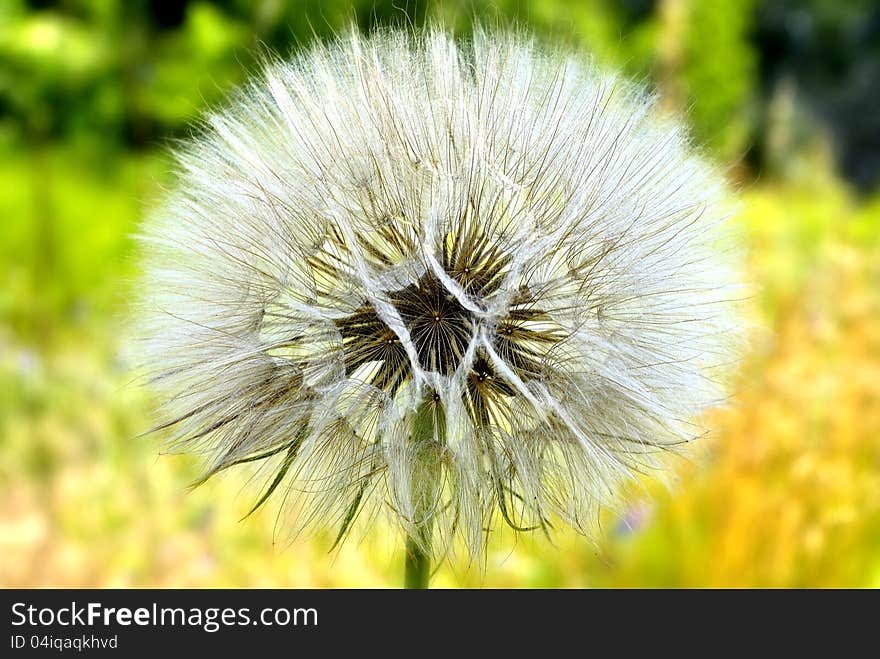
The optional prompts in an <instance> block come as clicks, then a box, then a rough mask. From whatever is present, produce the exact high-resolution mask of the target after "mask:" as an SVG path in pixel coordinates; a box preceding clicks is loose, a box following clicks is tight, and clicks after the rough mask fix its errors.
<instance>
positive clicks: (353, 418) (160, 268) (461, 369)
mask: <svg viewBox="0 0 880 659" xmlns="http://www.w3.org/2000/svg"><path fill="white" fill-rule="evenodd" d="M178 158H179V164H180V172H179V176H178V181H177V183H176V184H175V187H174V189H173V190H172V191H171V192H170V194H169V195H168V197H167V199H166V201H165V203H164V205H163V206H162V208H161V209H160V210H159V211H158V212H157V213H155V214H154V215H153V217H152V218H151V219H150V220H149V221H148V222H147V223H146V226H145V228H144V238H143V244H144V246H145V249H146V252H147V254H146V257H147V275H146V281H145V283H144V291H145V292H146V293H145V296H144V297H145V305H144V307H145V310H144V312H143V316H144V318H145V319H146V325H145V326H144V327H143V333H144V336H145V342H144V345H145V347H146V357H147V364H148V366H149V368H150V372H151V374H152V375H153V378H154V379H153V383H154V385H155V387H156V388H157V390H158V391H159V392H160V395H161V396H162V397H163V398H162V400H163V402H164V405H163V408H162V409H163V415H164V416H163V419H162V422H161V425H160V427H161V428H171V429H173V436H172V443H173V445H174V447H175V448H179V449H182V450H187V451H198V452H201V453H203V454H204V455H206V456H207V459H208V461H209V464H208V466H207V472H206V477H207V476H210V475H212V474H214V473H216V472H218V471H220V470H222V469H225V468H227V467H229V466H232V465H236V464H240V463H244V462H255V461H262V465H263V468H264V469H265V476H266V479H267V480H266V489H265V492H264V496H263V497H262V498H261V499H260V501H259V502H258V505H259V504H261V503H262V502H263V501H264V500H265V499H266V498H267V497H268V496H269V495H270V494H272V493H273V492H274V493H275V495H276V496H277V497H278V498H279V499H283V500H284V501H285V502H286V503H287V504H288V508H289V510H290V515H289V517H290V518H291V521H292V524H293V528H294V529H301V528H304V527H305V526H319V527H334V528H335V529H336V530H337V532H338V533H339V537H340V538H341V537H344V535H345V534H346V533H347V532H348V530H349V529H350V528H351V527H352V524H353V522H354V520H356V519H358V520H360V521H361V522H364V521H369V520H371V519H373V518H374V516H375V515H376V514H377V513H380V512H382V511H386V512H388V513H389V514H390V515H391V516H392V517H393V518H394V519H396V520H397V521H398V522H399V523H400V524H401V525H402V527H403V529H404V531H405V532H406V533H407V534H408V535H409V536H412V537H416V538H421V539H422V542H423V543H424V544H425V545H426V546H427V545H429V544H432V545H433V546H434V551H435V553H439V552H440V551H441V550H440V549H439V548H444V549H445V548H448V547H449V546H450V541H451V540H452V539H453V538H454V537H459V538H460V539H461V540H463V542H464V544H465V546H466V547H467V548H468V550H469V551H470V553H471V554H472V555H475V554H476V553H478V552H479V551H480V549H481V547H482V546H483V543H484V540H485V535H486V533H487V532H488V530H489V529H491V527H492V524H493V521H495V522H499V523H506V524H509V525H510V526H512V527H514V528H516V529H519V530H524V529H533V528H547V527H548V525H550V524H552V523H555V522H556V521H559V520H563V521H565V522H567V523H569V524H571V525H572V526H574V527H575V528H577V529H578V530H581V531H583V532H589V531H590V530H591V528H592V527H593V525H594V522H595V520H596V515H597V512H598V511H599V509H600V508H601V507H603V506H605V505H608V504H609V503H611V502H612V501H613V498H614V495H615V492H617V491H618V490H619V488H620V485H621V484H622V483H623V482H625V481H627V480H631V479H632V478H634V477H635V476H637V475H638V474H639V473H641V472H643V471H644V470H645V469H646V468H652V467H656V466H660V465H661V464H662V460H661V457H662V455H663V454H664V453H665V452H667V451H669V450H670V449H675V448H676V447H678V446H679V445H681V444H683V443H685V442H687V441H689V440H691V439H693V438H695V437H698V436H700V435H702V434H703V430H702V429H701V428H700V426H699V425H698V422H697V419H698V418H699V416H700V414H701V412H702V411H703V410H704V409H706V408H707V407H709V406H711V405H713V404H715V403H717V402H718V401H719V400H720V399H721V398H722V397H723V390H722V387H721V380H720V379H719V378H720V376H721V374H722V372H723V369H724V367H725V365H726V364H729V363H730V362H731V361H732V360H733V359H735V357H736V352H735V345H736V337H737V334H738V331H737V314H736V305H735V304H734V303H733V302H732V301H731V300H732V299H733V298H735V297H736V296H737V284H736V278H735V276H734V275H733V274H732V273H733V270H732V269H731V268H730V267H729V261H730V259H729V256H728V250H727V249H726V248H725V247H724V245H725V240H724V234H725V230H724V227H725V221H726V217H727V214H728V210H727V209H726V207H725V204H724V198H725V190H724V185H723V180H722V178H721V177H720V176H719V175H718V173H717V172H715V171H713V169H712V168H711V167H709V166H707V165H706V164H705V163H704V162H703V161H701V160H700V159H699V158H698V157H695V156H693V155H692V154H691V153H690V152H689V147H688V144H687V139H686V136H685V134H684V133H683V131H682V129H681V128H680V127H679V126H678V125H676V124H674V123H671V122H669V121H666V120H661V119H660V118H658V116H657V112H656V110H655V108H654V106H653V103H652V99H650V98H648V97H646V96H645V95H643V94H642V93H641V92H640V91H639V90H638V89H635V88H633V87H632V86H631V85H629V84H626V83H625V82H624V81H622V80H621V79H619V78H618V77H616V76H614V75H611V74H608V73H605V72H602V71H600V70H597V69H596V68H595V67H594V66H592V65H591V64H589V63H588V62H585V61H584V60H583V59H582V58H579V57H577V56H574V55H571V54H567V53H562V52H548V51H547V50H545V49H541V48H539V47H537V46H535V45H534V44H533V43H531V42H530V41H529V40H528V39H525V38H523V37H519V36H510V35H504V36H498V35H491V34H486V33H483V32H477V33H475V34H474V36H473V38H472V39H471V40H470V41H469V42H468V43H467V44H461V43H456V42H455V41H453V40H452V39H451V38H450V37H449V36H448V35H446V34H445V33H444V32H442V31H439V30H435V31H428V32H426V33H422V34H419V35H413V34H404V33H394V32H390V33H381V34H378V35H375V36H372V37H363V36H358V35H356V34H352V35H350V36H348V37H346V38H342V39H340V40H338V41H337V42H335V43H333V44H331V45H327V46H321V47H315V48H312V49H310V50H308V51H307V52H306V53H304V54H303V55H301V56H299V57H297V58H296V59H294V60H293V61H291V62H286V63H275V64H272V65H270V66H268V67H267V68H266V70H265V73H264V75H263V76H262V77H261V78H260V79H259V80H257V81H255V82H253V83H252V84H251V85H250V86H248V87H247V88H246V89H245V90H243V91H242V92H241V93H239V94H238V95H237V96H236V97H235V98H234V100H233V101H232V102H231V103H230V104H229V105H228V107H226V108H225V109H224V110H223V111H220V112H217V113H215V114H212V115H210V116H209V117H208V118H207V119H206V129H205V131H204V132H203V134H202V135H200V136H198V137H197V138H195V139H193V140H192V141H190V142H189V143H188V144H187V145H186V146H185V147H183V148H182V149H180V151H179V153H178ZM496 518H497V519H496ZM426 529H428V530H430V533H426ZM431 537H433V542H431V541H430V540H429V539H430V538H431Z"/></svg>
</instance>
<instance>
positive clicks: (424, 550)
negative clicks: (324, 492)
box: [403, 396, 446, 589]
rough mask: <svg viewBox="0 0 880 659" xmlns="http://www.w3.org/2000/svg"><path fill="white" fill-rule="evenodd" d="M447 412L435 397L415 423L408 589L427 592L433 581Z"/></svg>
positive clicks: (421, 409)
mask: <svg viewBox="0 0 880 659" xmlns="http://www.w3.org/2000/svg"><path fill="white" fill-rule="evenodd" d="M445 436H446V423H445V419H444V416H443V408H442V407H441V406H440V404H439V401H438V400H437V399H436V398H435V397H433V396H431V397H428V398H427V399H425V400H424V401H423V402H422V404H421V405H419V408H418V410H417V411H416V414H415V418H414V419H413V426H412V434H411V435H410V442H411V448H412V450H413V451H414V454H415V456H414V457H415V465H414V466H415V470H414V472H415V473H414V474H413V480H412V488H413V490H412V497H413V501H414V503H415V505H414V506H413V507H414V512H415V517H416V519H415V520H414V521H415V522H416V524H417V528H416V530H415V533H414V535H409V534H408V535H407V537H406V557H405V564H404V577H403V587H404V588H413V589H419V588H427V587H428V582H429V581H430V579H431V534H432V530H433V529H432V522H433V520H432V513H431V507H432V506H434V505H435V503H436V498H437V496H438V494H439V493H438V492H437V489H438V487H439V484H440V478H439V474H440V463H439V459H440V452H439V451H438V440H439V441H440V442H442V441H445V440H444V438H445Z"/></svg>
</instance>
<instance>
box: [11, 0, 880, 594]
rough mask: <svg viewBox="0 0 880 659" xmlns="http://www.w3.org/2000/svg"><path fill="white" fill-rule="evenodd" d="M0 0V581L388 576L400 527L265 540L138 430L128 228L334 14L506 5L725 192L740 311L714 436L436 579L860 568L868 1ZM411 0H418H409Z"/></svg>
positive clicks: (876, 540) (871, 359)
mask: <svg viewBox="0 0 880 659" xmlns="http://www.w3.org/2000/svg"><path fill="white" fill-rule="evenodd" d="M169 4H170V3H165V4H163V3H158V2H150V1H147V0H138V1H135V2H121V1H120V2H113V1H111V0H68V1H64V2H47V1H40V2H37V1H32V2H24V1H22V0H11V1H9V2H4V3H3V4H2V8H0V217H2V229H0V277H2V282H3V286H2V288H0V556H2V560H0V585H2V586H292V587H326V586H340V587H359V586H366V587H373V586H380V587H381V586H398V585H399V584H400V580H401V569H402V567H401V566H402V551H401V550H400V548H399V547H398V546H397V545H398V544H399V542H398V541H399V538H397V537H396V536H395V535H394V533H393V532H392V531H390V530H387V529H377V530H375V531H374V532H373V533H371V534H369V535H368V536H367V537H366V538H365V539H364V540H363V541H362V542H360V543H359V542H358V541H357V538H352V539H351V540H350V541H349V542H348V543H347V544H346V545H345V546H344V547H343V548H342V549H341V550H340V551H338V552H335V553H333V554H328V549H329V547H330V545H331V544H332V538H330V537H321V536H318V537H315V538H302V539H298V540H295V541H293V542H292V543H291V542H289V541H288V540H287V538H286V536H285V535H284V529H283V521H282V522H279V521H278V520H277V519H276V514H275V513H276V512H277V508H274V509H273V507H272V505H271V502H270V504H269V505H267V506H266V507H265V508H264V509H262V510H260V511H259V512H258V513H256V514H254V515H253V516H252V517H250V518H248V519H247V520H244V521H240V518H241V517H242V516H243V515H244V514H245V513H246V512H247V511H248V509H249V508H250V504H252V503H253V500H254V494H255V492H256V491H257V490H256V489H255V488H256V485H257V484H253V486H251V485H249V484H248V483H247V478H248V476H249V473H248V472H246V471H245V470H239V471H237V472H236V471H234V470H233V471H232V472H230V473H227V474H225V475H224V476H222V477H218V478H216V479H214V480H211V481H209V482H208V483H207V484H205V485H203V486H201V487H199V488H197V489H195V490H193V491H190V490H189V489H188V487H187V486H188V484H189V483H190V482H192V480H193V479H194V478H195V477H196V476H197V475H198V474H199V465H198V463H197V461H196V460H195V459H193V458H191V457H188V456H159V455H158V453H159V450H160V442H159V439H160V438H158V437H146V438H138V437H137V436H138V435H139V433H141V432H142V431H143V430H145V429H146V428H148V427H149V425H150V423H151V409H152V406H153V405H154V404H155V401H154V400H152V399H151V397H150V395H149V393H148V392H147V391H145V390H144V389H142V388H141V387H140V386H138V384H137V382H135V377H136V376H135V374H134V373H133V370H132V369H133V364H132V361H131V357H130V351H129V347H128V346H127V345H126V341H125V340H124V338H123V337H124V336H125V333H124V331H123V328H124V326H125V323H126V320H127V318H126V316H127V314H128V307H127V301H128V299H129V298H130V297H131V295H132V291H133V287H134V286H136V285H137V273H138V263H137V259H136V256H135V253H134V250H133V240H132V234H133V233H134V232H135V231H136V228H137V224H138V222H139V220H140V218H141V217H142V216H143V214H144V213H145V212H148V211H149V208H150V207H151V204H153V203H155V201H156V199H157V198H158V195H159V194H160V188H161V186H162V185H163V184H165V183H168V182H169V181H170V180H171V178H170V174H169V171H168V170H169V166H170V160H169V158H168V156H167V155H166V150H165V149H166V146H167V144H168V142H169V140H170V139H174V138H177V137H181V136H185V135H187V134H189V130H190V129H189V128H188V126H190V125H191V122H192V120H193V119H194V118H195V117H197V116H198V114H199V112H200V111H202V110H203V109H204V107H206V106H210V105H213V104H216V103H217V102H219V101H220V100H221V99H222V97H223V95H224V93H225V91H227V90H228V89H229V88H230V87H231V86H232V85H235V84H236V83H239V82H240V81H241V80H243V79H244V77H245V76H246V75H247V74H248V72H250V71H253V70H254V68H255V60H256V59H257V58H258V52H259V50H260V49H261V48H266V47H268V48H272V49H275V50H277V51H279V52H282V53H287V52H290V51H291V49H294V48H298V47H303V46H304V45H306V44H307V43H308V42H310V41H311V40H313V39H322V38H327V36H328V35H330V34H332V33H333V32H334V31H335V30H338V29H340V28H341V27H343V26H345V25H346V24H347V23H348V22H350V21H352V20H354V21H355V22H356V23H357V24H358V25H359V26H360V27H361V29H365V30H366V29H370V27H371V26H372V25H374V24H376V23H379V24H388V23H403V22H413V23H416V24H419V23H421V22H423V21H425V20H427V19H430V18H432V17H435V16H437V17H439V18H440V19H442V20H443V21H445V22H446V24H448V25H450V26H451V27H453V28H455V29H457V30H459V31H462V32H464V33H466V32H467V30H468V26H469V25H470V24H471V23H472V22H473V21H474V20H475V19H479V20H481V21H484V22H489V23H492V24H496V23H498V24H505V23H507V22H509V21H514V22H516V23H517V24H518V25H520V26H525V27H527V28H529V29H531V30H533V31H535V32H536V33H537V34H538V35H540V36H541V38H547V39H563V40H565V41H566V42H569V43H572V44H575V45H577V46H578V47H580V48H583V49H584V50H586V51H589V52H591V53H593V55H594V56H595V57H596V59H597V60H599V61H600V62H602V63H604V64H606V65H608V66H614V67H619V68H623V69H625V70H626V71H627V72H628V73H629V74H630V75H632V76H635V77H637V78H640V79H642V80H644V81H645V83H646V84H649V85H653V86H655V87H656V88H657V89H658V91H659V92H660V93H662V95H663V99H664V103H665V105H666V106H667V107H668V108H669V111H670V112H678V113H681V114H682V116H684V117H685V118H686V120H687V121H689V122H690V123H691V126H692V130H693V134H694V136H695V139H696V140H697V141H698V142H699V143H700V144H701V145H703V148H704V149H705V151H706V153H707V157H710V158H714V159H716V160H717V161H718V162H719V163H720V164H721V165H722V166H723V167H725V169H726V170H727V171H729V172H730V177H731V180H732V183H733V185H734V186H735V187H736V189H737V190H738V191H739V192H740V195H741V197H742V202H743V212H742V214H741V216H740V217H739V218H738V219H737V222H738V224H739V226H740V227H741V230H742V234H743V237H744V242H745V245H746V248H747V265H748V274H749V277H750V278H751V279H752V280H753V281H754V282H755V285H756V286H755V288H756V293H755V296H754V299H753V300H752V301H751V304H750V309H751V313H752V315H753V319H752V320H753V322H754V324H755V327H756V331H755V332H754V333H753V338H752V342H751V345H750V348H749V351H748V356H747V359H746V362H745V363H744V365H743V368H742V371H741V374H740V376H739V377H738V378H737V380H736V387H735V392H734V395H733V396H732V399H731V402H730V404H729V405H728V406H727V407H725V408H724V409H719V410H716V411H714V412H713V413H712V416H711V424H712V426H713V427H714V428H715V432H714V434H713V435H712V436H711V437H709V438H707V439H706V440H703V441H702V443H701V445H700V446H698V447H695V450H694V451H693V452H692V453H691V455H690V457H689V459H688V460H680V461H678V462H676V463H675V464H674V467H675V470H676V477H675V478H674V479H673V481H672V483H671V485H669V486H661V485H658V484H656V483H653V482H651V481H646V484H645V487H644V488H643V489H638V490H636V489H634V491H633V492H631V493H630V496H629V497H628V499H627V501H628V503H627V505H626V509H625V510H623V511H621V512H619V513H609V514H608V515H607V516H606V519H605V520H604V521H603V529H602V532H601V535H600V536H599V537H598V538H597V539H595V540H594V541H588V540H586V539H584V538H582V537H579V536H576V535H574V534H571V533H568V532H559V533H558V535H556V536H555V537H554V539H553V543H552V544H551V542H550V541H548V540H547V539H546V538H544V537H543V536H539V535H535V536H533V537H528V536H526V537H522V536H520V537H519V538H516V537H514V536H513V534H512V533H511V532H509V531H506V530H504V529H500V530H499V531H498V532H497V533H496V534H495V537H494V539H493V541H492V543H491V547H490V551H489V554H488V558H487V562H486V564H485V566H484V567H483V569H482V570H481V569H470V570H468V569H467V566H465V565H464V564H463V563H461V562H456V563H453V564H452V565H449V564H447V565H444V566H443V567H441V569H440V570H439V572H438V573H437V575H436V576H435V579H434V581H433V584H432V585H434V586H512V587H566V586H584V587H607V586H627V587H629V586H867V587H880V193H878V181H880V143H878V139H880V137H878V134H880V130H878V128H880V127H878V125H877V124H878V119H877V116H878V115H880V112H878V108H877V107H876V105H877V104H876V98H878V97H880V57H878V53H880V7H878V5H877V4H876V3H874V2H868V1H858V0H856V1H853V2H850V3H835V2H829V1H826V0H808V1H803V0H802V1H800V2H793V1H792V2H786V1H781V2H776V1H773V0H765V1H762V0H735V1H732V2H729V3H714V2H701V1H700V0H628V1H620V2H612V1H611V0H607V1H601V0H587V1H585V2H581V3H577V4H568V3H565V2H562V1H561V0H534V1H528V0H520V1H514V0H510V1H507V2H492V3H488V2H485V3H483V2H476V1H471V2H454V1H447V2H440V3H425V2H410V3H405V2H398V3H397V5H398V6H401V5H402V6H404V7H405V9H406V12H405V13H404V10H402V9H399V8H397V7H395V4H394V3H392V2H381V1H379V2H369V3H368V2H359V3H358V2H355V3H351V2H342V1H339V2H337V1H333V2H317V1H311V2H310V1H302V2H282V1H280V0H278V1H266V2H244V1H243V0H241V1H239V0H228V1H226V2H198V1H189V2H181V3H179V4H177V5H174V8H173V9H170V8H169ZM428 5H430V7H429V6H428Z"/></svg>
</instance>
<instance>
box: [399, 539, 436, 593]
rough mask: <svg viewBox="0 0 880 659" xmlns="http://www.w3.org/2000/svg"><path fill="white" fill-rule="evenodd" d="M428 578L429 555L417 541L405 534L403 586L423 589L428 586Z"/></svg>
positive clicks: (429, 575) (429, 568) (429, 567)
mask: <svg viewBox="0 0 880 659" xmlns="http://www.w3.org/2000/svg"><path fill="white" fill-rule="evenodd" d="M430 578H431V557H430V556H429V555H428V554H427V553H426V552H425V551H424V550H423V549H422V545H421V544H420V543H419V542H418V541H416V540H414V539H413V538H412V537H409V536H407V538H406V565H405V571H404V577H403V587H404V588H409V589H422V590H423V589H425V588H427V587H428V581H429V580H430Z"/></svg>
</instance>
